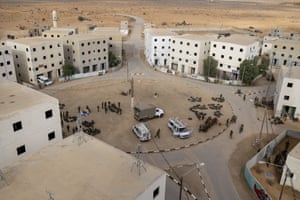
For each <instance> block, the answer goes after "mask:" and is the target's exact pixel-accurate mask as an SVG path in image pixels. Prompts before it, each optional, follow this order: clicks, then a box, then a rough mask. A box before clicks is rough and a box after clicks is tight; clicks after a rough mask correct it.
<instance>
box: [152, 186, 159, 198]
mask: <svg viewBox="0 0 300 200" xmlns="http://www.w3.org/2000/svg"><path fill="white" fill-rule="evenodd" d="M158 195H159V187H157V188H156V189H155V190H154V191H153V199H155V198H156V197H157V196H158Z"/></svg>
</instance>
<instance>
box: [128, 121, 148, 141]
mask: <svg viewBox="0 0 300 200" xmlns="http://www.w3.org/2000/svg"><path fill="white" fill-rule="evenodd" d="M132 131H133V133H134V134H135V135H136V136H137V137H138V138H139V140H140V141H141V142H146V141H149V140H151V133H150V130H149V129H148V127H147V126H146V125H145V124H144V123H139V124H136V125H133V126H132Z"/></svg>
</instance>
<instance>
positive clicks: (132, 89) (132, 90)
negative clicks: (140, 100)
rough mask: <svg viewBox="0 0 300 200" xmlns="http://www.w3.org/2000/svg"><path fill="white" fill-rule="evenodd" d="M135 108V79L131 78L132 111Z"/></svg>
mask: <svg viewBox="0 0 300 200" xmlns="http://www.w3.org/2000/svg"><path fill="white" fill-rule="evenodd" d="M133 107H134V81H133V77H132V78H131V109H133Z"/></svg>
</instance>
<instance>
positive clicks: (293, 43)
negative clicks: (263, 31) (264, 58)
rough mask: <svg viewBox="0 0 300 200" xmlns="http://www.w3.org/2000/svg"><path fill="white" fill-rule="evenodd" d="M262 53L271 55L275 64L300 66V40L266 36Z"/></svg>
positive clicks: (272, 63) (272, 62)
mask: <svg viewBox="0 0 300 200" xmlns="http://www.w3.org/2000/svg"><path fill="white" fill-rule="evenodd" d="M262 54H266V55H269V57H270V59H271V65H273V66H282V65H284V66H299V65H300V40H291V39H280V38H272V37H271V38H270V37H265V38H264V42H263V46H262Z"/></svg>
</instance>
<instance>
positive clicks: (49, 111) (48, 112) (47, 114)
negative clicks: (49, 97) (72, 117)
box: [45, 110, 53, 119]
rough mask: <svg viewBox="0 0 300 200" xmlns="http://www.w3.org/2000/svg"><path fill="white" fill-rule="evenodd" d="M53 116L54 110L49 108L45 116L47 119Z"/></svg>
mask: <svg viewBox="0 0 300 200" xmlns="http://www.w3.org/2000/svg"><path fill="white" fill-rule="evenodd" d="M52 116H53V112H52V110H47V111H46V112H45V117H46V119H48V118H50V117H52Z"/></svg>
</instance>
